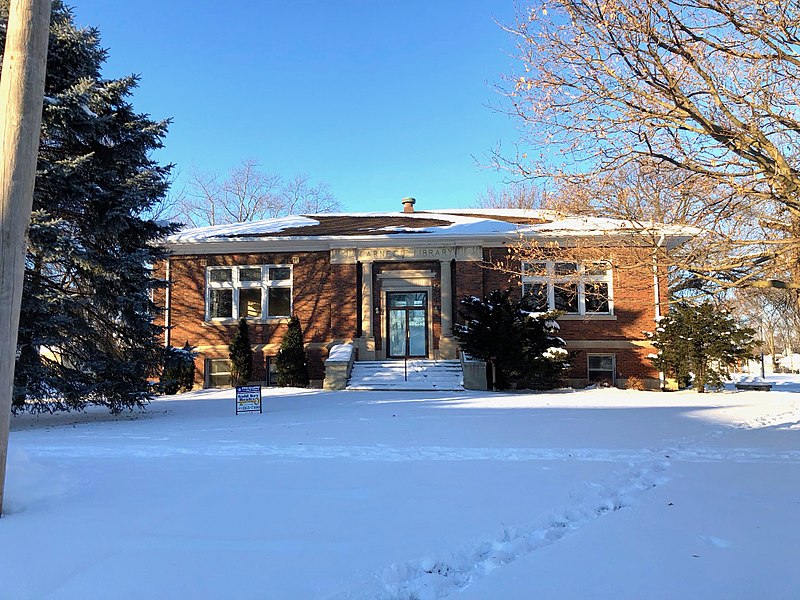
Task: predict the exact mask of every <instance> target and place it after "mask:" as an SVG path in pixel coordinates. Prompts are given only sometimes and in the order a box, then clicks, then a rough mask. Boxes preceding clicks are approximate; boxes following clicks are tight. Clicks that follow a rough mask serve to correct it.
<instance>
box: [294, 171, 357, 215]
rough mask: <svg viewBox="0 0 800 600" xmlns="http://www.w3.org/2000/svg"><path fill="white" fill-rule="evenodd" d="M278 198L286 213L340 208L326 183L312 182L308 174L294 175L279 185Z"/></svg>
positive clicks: (321, 211) (314, 212) (319, 211)
mask: <svg viewBox="0 0 800 600" xmlns="http://www.w3.org/2000/svg"><path fill="white" fill-rule="evenodd" d="M279 196H280V199H281V201H282V203H283V210H284V211H285V212H286V213H287V214H294V213H310V214H316V213H327V212H336V211H339V210H341V209H342V205H341V204H340V203H339V201H338V200H337V199H336V197H335V196H334V195H333V192H331V187H330V185H328V184H327V183H317V184H312V183H311V179H310V178H309V176H308V175H305V174H302V175H295V176H294V177H292V178H291V179H289V180H288V181H286V182H284V183H283V184H282V185H281V190H280V194H279Z"/></svg>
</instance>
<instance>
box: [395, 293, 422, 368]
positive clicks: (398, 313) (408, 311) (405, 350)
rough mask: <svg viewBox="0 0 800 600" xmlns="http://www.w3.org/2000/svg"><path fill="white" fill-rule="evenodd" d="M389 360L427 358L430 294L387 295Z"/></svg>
mask: <svg viewBox="0 0 800 600" xmlns="http://www.w3.org/2000/svg"><path fill="white" fill-rule="evenodd" d="M386 319H387V321H386V331H387V333H388V335H387V337H388V347H387V352H386V357H387V358H426V357H427V356H428V292H387V293H386Z"/></svg>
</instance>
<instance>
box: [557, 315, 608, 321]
mask: <svg viewBox="0 0 800 600" xmlns="http://www.w3.org/2000/svg"><path fill="white" fill-rule="evenodd" d="M556 320H557V321H616V320H617V315H593V314H588V315H573V314H569V315H561V316H560V317H558V319H556Z"/></svg>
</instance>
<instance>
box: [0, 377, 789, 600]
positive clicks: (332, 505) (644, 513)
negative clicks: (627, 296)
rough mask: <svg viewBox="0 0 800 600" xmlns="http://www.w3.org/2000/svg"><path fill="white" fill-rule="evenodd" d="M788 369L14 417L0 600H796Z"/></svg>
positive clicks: (276, 396)
mask: <svg viewBox="0 0 800 600" xmlns="http://www.w3.org/2000/svg"><path fill="white" fill-rule="evenodd" d="M780 377H781V376H777V375H776V376H773V377H771V378H770V379H771V380H772V381H775V382H777V383H778V385H776V387H775V388H773V391H772V392H769V393H765V392H732V391H728V392H722V393H715V394H705V395H700V394H696V393H694V392H680V393H671V394H660V393H648V392H633V391H620V390H587V391H580V392H571V391H560V392H554V393H542V394H491V393H475V392H471V393H460V394H457V393H450V394H448V393H440V394H421V393H411V392H404V393H400V392H396V393H384V392H322V391H305V390H269V391H265V412H264V414H263V415H258V414H243V415H239V416H236V415H235V414H233V412H234V402H233V394H232V392H230V391H204V392H196V393H192V394H186V395H183V396H179V397H175V398H173V399H169V400H159V401H156V402H154V403H152V404H151V405H150V406H149V408H148V409H147V411H145V412H134V413H131V414H128V415H123V416H121V417H117V418H115V417H111V416H109V415H107V414H104V413H101V412H94V411H92V412H90V413H88V414H74V415H56V416H41V417H32V416H30V415H26V416H22V417H15V418H14V419H13V420H12V434H11V447H10V457H9V475H8V482H7V491H6V496H7V512H8V514H7V516H5V517H3V518H2V519H0V598H3V599H24V598H36V599H39V598H76V599H77V598H79V599H86V598H103V599H108V598H136V599H144V598H225V599H227V598H258V599H267V598H269V599H273V598H274V599H295V598H296V599H304V598H331V599H343V598H370V599H371V598H386V599H389V598H398V599H399V598H405V599H411V598H418V599H427V598H444V597H449V598H461V599H470V600H492V599H526V600H527V599H531V598H537V599H538V598H614V599H625V598H629V599H641V598H664V599H667V598H669V599H675V598H704V599H708V598H711V599H723V598H724V599H726V600H727V599H731V598H742V599H749V598H759V599H761V598H763V599H767V598H769V599H776V598H786V599H790V598H792V599H796V598H798V597H800V568H798V563H799V562H800V385H798V384H797V383H795V382H794V381H793V380H792V379H791V378H788V377H786V376H783V378H782V379H780V380H779V378H780ZM795 377H797V376H795Z"/></svg>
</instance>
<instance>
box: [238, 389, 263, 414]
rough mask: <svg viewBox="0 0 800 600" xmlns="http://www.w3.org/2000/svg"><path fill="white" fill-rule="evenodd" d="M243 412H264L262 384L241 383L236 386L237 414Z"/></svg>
mask: <svg viewBox="0 0 800 600" xmlns="http://www.w3.org/2000/svg"><path fill="white" fill-rule="evenodd" d="M243 412H258V414H261V413H262V410H261V386H260V385H240V386H237V387H236V414H237V415H238V414H239V413H243Z"/></svg>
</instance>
